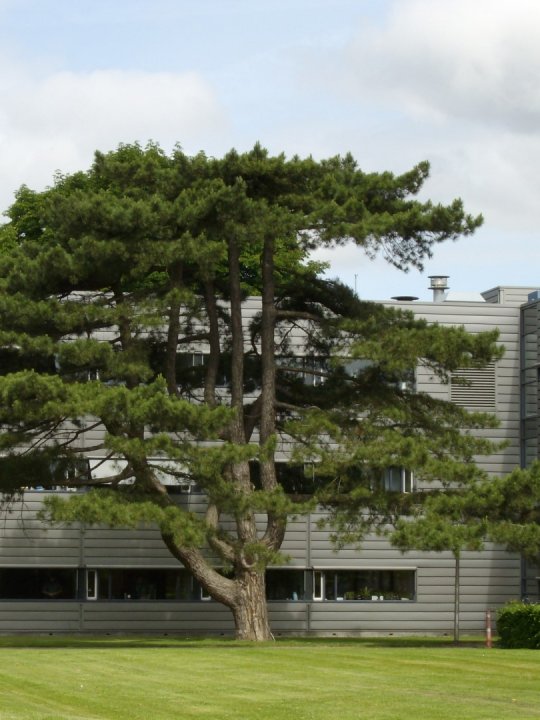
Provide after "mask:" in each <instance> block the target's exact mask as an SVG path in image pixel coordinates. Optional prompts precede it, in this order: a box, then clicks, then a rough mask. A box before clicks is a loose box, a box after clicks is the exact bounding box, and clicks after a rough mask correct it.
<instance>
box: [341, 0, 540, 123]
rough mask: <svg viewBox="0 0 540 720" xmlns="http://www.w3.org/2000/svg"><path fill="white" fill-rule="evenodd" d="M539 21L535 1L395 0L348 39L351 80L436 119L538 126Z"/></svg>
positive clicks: (358, 88)
mask: <svg viewBox="0 0 540 720" xmlns="http://www.w3.org/2000/svg"><path fill="white" fill-rule="evenodd" d="M539 26H540V3H538V2H537V0H514V2H508V0H474V1H471V0H452V2H448V1H447V0H407V1H406V2H405V1H403V0H394V3H393V4H392V5H391V9H390V13H389V15H388V16H387V18H386V20H385V24H384V25H383V26H378V27H374V26H373V25H372V24H370V25H368V26H365V27H364V28H363V29H361V30H360V32H359V33H358V34H357V35H356V37H355V38H354V40H352V41H351V42H350V44H349V45H348V47H347V50H346V61H347V66H348V70H346V71H345V80H346V83H347V87H348V88H349V90H352V91H353V92H354V91H355V92H358V93H365V92H366V91H368V92H370V93H371V94H373V95H374V96H376V97H378V98H379V99H381V100H389V101H391V103H392V104H393V103H395V101H396V99H397V100H399V101H400V102H401V103H402V104H403V105H405V106H406V107H407V108H408V110H409V111H410V112H412V113H415V114H418V115H422V116H428V117H429V116H431V118H432V119H437V118H440V119H444V118H452V117H457V118H466V119H468V120H470V121H472V122H476V121H481V122H482V123H483V124H485V125H486V124H487V125H489V124H494V125H498V126H503V127H505V128H508V129H511V130H513V131H515V132H525V133H527V132H536V130H537V128H538V124H539V121H540V94H539V93H538V89H537V88H538V77H539V75H540V43H539V42H538V27H539Z"/></svg>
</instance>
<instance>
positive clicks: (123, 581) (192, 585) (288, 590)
mask: <svg viewBox="0 0 540 720" xmlns="http://www.w3.org/2000/svg"><path fill="white" fill-rule="evenodd" d="M415 593H416V571H415V570H413V569H404V570H402V569H351V570H332V569H321V570H305V569H295V568H270V569H269V570H267V571H266V597H267V599H268V600H269V601H300V600H303V601H306V600H307V601H310V600H315V601H340V600H343V601H346V600H355V601H359V600H364V601H365V600H367V601H375V600H414V599H415ZM76 599H86V600H129V601H134V600H168V601H186V602H197V601H204V600H211V597H210V596H209V595H208V594H207V593H206V592H205V591H204V590H203V588H202V587H201V585H199V583H198V582H197V581H196V580H195V579H194V578H193V577H192V576H191V575H190V573H189V572H188V571H187V570H185V569H183V568H178V569H167V568H165V569H159V568H94V569H84V568H79V569H77V568H0V600H76Z"/></svg>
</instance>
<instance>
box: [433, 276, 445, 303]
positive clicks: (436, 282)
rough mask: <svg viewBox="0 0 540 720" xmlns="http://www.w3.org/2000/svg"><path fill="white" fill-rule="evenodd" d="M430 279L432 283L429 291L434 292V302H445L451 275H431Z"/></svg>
mask: <svg viewBox="0 0 540 720" xmlns="http://www.w3.org/2000/svg"><path fill="white" fill-rule="evenodd" d="M428 277H429V279H430V281H431V285H430V286H429V289H430V290H433V302H434V303H439V302H444V299H445V297H446V291H447V290H448V278H449V275H429V276H428Z"/></svg>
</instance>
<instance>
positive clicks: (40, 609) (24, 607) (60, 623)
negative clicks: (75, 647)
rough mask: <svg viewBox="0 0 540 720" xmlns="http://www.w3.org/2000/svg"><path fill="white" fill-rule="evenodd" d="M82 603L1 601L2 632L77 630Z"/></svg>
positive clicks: (0, 621)
mask: <svg viewBox="0 0 540 720" xmlns="http://www.w3.org/2000/svg"><path fill="white" fill-rule="evenodd" d="M80 616H81V613H80V603H78V602H76V601H73V602H61V601H56V600H54V601H50V600H49V601H27V602H21V601H19V602H14V601H12V600H8V601H5V600H4V601H0V633H2V632H4V633H25V632H77V631H79V630H80Z"/></svg>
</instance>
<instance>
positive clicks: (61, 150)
mask: <svg viewBox="0 0 540 720" xmlns="http://www.w3.org/2000/svg"><path fill="white" fill-rule="evenodd" d="M0 92H1V94H2V99H3V102H2V111H1V112H0V152H1V154H2V158H3V162H2V169H0V203H1V205H2V207H7V205H9V204H10V202H11V201H12V196H13V191H14V190H15V189H16V188H17V187H18V186H19V185H20V184H22V183H26V184H28V185H30V186H31V187H37V188H39V187H43V186H44V185H46V184H48V183H50V182H51V180H52V176H53V173H54V172H55V171H56V170H60V171H62V172H71V171H75V170H80V169H85V168H86V167H88V165H89V164H90V162H91V159H92V155H93V152H94V150H96V149H99V150H104V151H106V150H109V149H113V148H114V147H116V146H117V145H118V144H119V143H121V142H128V143H129V142H135V141H138V142H141V143H143V144H144V143H146V142H147V141H148V140H155V141H157V142H159V143H160V144H162V145H163V146H164V147H165V148H166V149H168V148H170V147H172V145H173V144H174V143H176V142H180V143H181V144H182V145H184V146H186V145H188V146H189V147H190V149H191V148H192V147H193V146H194V147H195V149H196V150H198V149H199V148H203V146H204V145H205V138H206V137H208V135H212V134H217V133H219V132H220V130H221V129H222V128H223V126H224V125H225V124H226V120H225V118H224V117H223V113H222V110H221V108H220V106H219V104H218V102H217V100H216V96H215V94H214V92H213V89H212V88H211V87H210V86H209V84H208V83H206V82H205V80H204V79H203V78H202V77H201V76H200V75H198V74H196V73H182V74H173V73H150V72H138V71H120V70H99V71H95V72H89V73H74V72H56V73H49V74H47V75H44V76H43V75H42V76H41V77H36V74H35V73H32V74H30V73H25V71H24V70H23V69H19V70H18V71H17V69H16V68H15V69H13V68H12V69H10V71H9V72H8V69H7V67H6V66H5V65H4V67H2V66H0ZM199 143H200V144H199Z"/></svg>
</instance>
